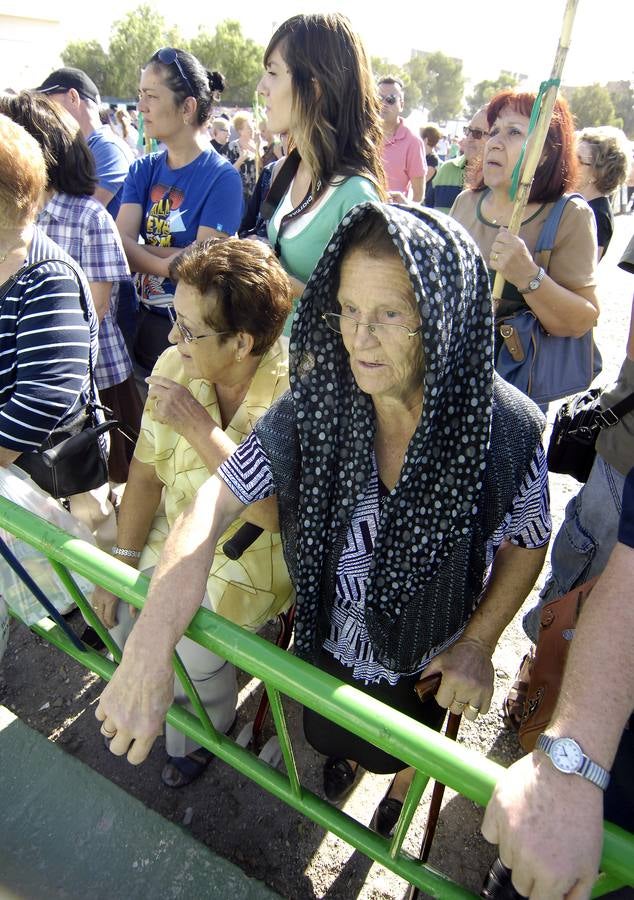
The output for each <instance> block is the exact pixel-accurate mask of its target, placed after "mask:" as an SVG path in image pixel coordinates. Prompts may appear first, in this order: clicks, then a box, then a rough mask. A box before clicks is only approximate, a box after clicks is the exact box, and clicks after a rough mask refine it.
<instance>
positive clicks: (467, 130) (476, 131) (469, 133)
mask: <svg viewBox="0 0 634 900" xmlns="http://www.w3.org/2000/svg"><path fill="white" fill-rule="evenodd" d="M462 131H463V133H464V136H465V137H472V138H473V139H474V140H476V141H479V140H480V139H481V138H483V137H488V136H489V132H488V131H484V130H483V129H482V128H471V127H470V126H469V125H465V127H464V128H463V129H462Z"/></svg>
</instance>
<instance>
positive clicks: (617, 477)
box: [523, 454, 625, 643]
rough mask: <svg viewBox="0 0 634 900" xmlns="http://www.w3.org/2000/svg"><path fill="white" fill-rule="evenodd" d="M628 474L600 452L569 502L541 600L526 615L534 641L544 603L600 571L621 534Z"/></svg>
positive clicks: (529, 633) (525, 626)
mask: <svg viewBox="0 0 634 900" xmlns="http://www.w3.org/2000/svg"><path fill="white" fill-rule="evenodd" d="M624 483H625V476H624V475H621V473H620V472H618V471H617V470H616V469H614V468H613V467H612V466H611V465H610V464H609V463H607V462H606V461H605V460H604V459H602V457H600V456H599V455H598V454H597V457H596V459H595V461H594V465H593V467H592V471H591V472H590V477H589V478H588V481H587V482H586V484H584V485H583V487H582V488H581V490H580V491H579V493H578V494H577V495H576V497H573V499H572V500H571V501H570V502H569V503H568V506H567V507H566V516H565V518H564V521H563V524H562V526H561V528H560V529H559V531H558V532H557V536H556V537H555V541H554V543H553V548H552V552H551V555H550V567H551V571H550V575H549V577H548V580H547V582H546V584H545V585H544V588H543V589H542V592H541V594H540V595H539V601H538V603H537V605H536V606H535V607H533V609H531V610H530V611H529V612H528V613H526V615H525V616H524V621H523V625H524V631H525V632H526V634H527V635H528V636H529V638H530V639H531V640H532V641H533V643H534V642H535V641H536V639H537V634H538V632H539V619H540V615H541V609H542V607H543V606H544V604H546V603H549V602H550V601H551V600H553V599H554V598H555V597H560V596H561V595H562V594H567V593H568V591H571V590H572V589H573V588H575V587H576V586H577V585H579V584H583V583H584V581H588V580H589V579H590V578H594V576H595V575H600V574H601V572H602V571H603V569H604V568H605V565H606V563H607V561H608V557H609V556H610V553H611V552H612V550H613V548H614V545H615V544H616V539H617V535H618V527H619V517H620V515H621V505H622V497H623V485H624Z"/></svg>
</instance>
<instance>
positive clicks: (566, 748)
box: [550, 738, 583, 772]
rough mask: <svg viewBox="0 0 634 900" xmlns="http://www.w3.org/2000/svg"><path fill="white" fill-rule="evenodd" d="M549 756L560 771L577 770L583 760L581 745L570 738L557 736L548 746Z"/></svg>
mask: <svg viewBox="0 0 634 900" xmlns="http://www.w3.org/2000/svg"><path fill="white" fill-rule="evenodd" d="M550 758H551V759H552V761H553V764H554V765H555V766H556V768H558V769H559V771H560V772H578V771H579V769H580V768H581V763H582V762H583V754H582V752H581V747H580V746H579V744H577V742H576V741H573V740H572V739H571V738H558V739H557V740H556V741H555V742H554V743H553V745H552V747H551V748H550Z"/></svg>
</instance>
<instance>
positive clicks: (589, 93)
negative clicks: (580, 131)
mask: <svg viewBox="0 0 634 900" xmlns="http://www.w3.org/2000/svg"><path fill="white" fill-rule="evenodd" d="M570 109H571V112H572V114H573V116H574V117H575V120H576V124H577V128H592V127H593V126H596V125H616V126H617V128H622V127H623V120H622V119H620V118H618V117H617V116H616V114H615V111H614V104H613V103H612V98H611V96H610V92H609V91H608V89H607V88H606V87H603V85H601V84H587V85H584V86H583V87H576V88H572V91H571V93H570Z"/></svg>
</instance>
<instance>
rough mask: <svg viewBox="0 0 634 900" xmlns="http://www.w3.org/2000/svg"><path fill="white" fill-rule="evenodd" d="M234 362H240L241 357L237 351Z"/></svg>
mask: <svg viewBox="0 0 634 900" xmlns="http://www.w3.org/2000/svg"><path fill="white" fill-rule="evenodd" d="M236 362H242V357H241V356H240V354H239V353H238V354H237V355H236Z"/></svg>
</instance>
